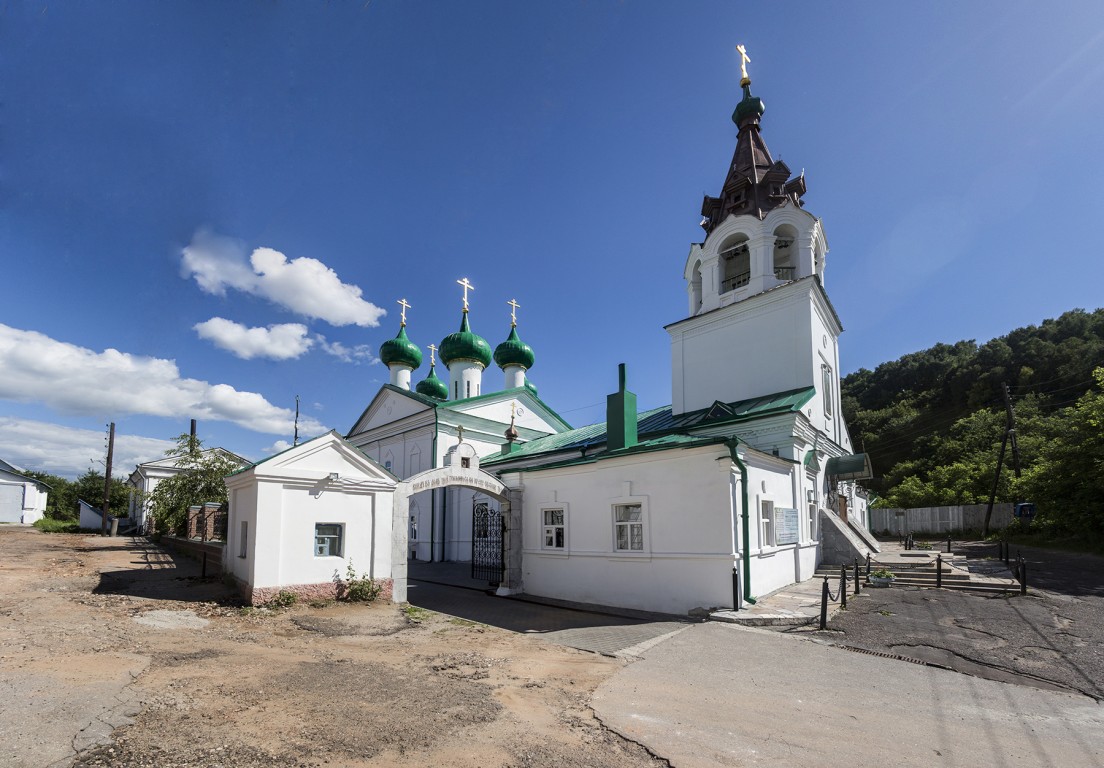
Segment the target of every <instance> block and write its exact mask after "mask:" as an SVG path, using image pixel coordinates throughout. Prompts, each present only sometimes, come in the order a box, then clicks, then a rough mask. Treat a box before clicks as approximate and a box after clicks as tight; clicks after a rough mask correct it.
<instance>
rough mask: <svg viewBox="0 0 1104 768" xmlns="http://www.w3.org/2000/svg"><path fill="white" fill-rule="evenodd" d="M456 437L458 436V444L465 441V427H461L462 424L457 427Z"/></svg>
mask: <svg viewBox="0 0 1104 768" xmlns="http://www.w3.org/2000/svg"><path fill="white" fill-rule="evenodd" d="M456 437H457V440H456V444H457V445H459V444H460V443H462V442H464V428H463V427H461V426H457V427H456Z"/></svg>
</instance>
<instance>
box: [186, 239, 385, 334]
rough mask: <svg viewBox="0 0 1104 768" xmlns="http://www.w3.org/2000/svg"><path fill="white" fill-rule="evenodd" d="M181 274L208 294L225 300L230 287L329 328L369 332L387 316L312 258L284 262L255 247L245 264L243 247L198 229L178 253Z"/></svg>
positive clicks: (271, 252)
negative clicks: (366, 329)
mask: <svg viewBox="0 0 1104 768" xmlns="http://www.w3.org/2000/svg"><path fill="white" fill-rule="evenodd" d="M181 270H182V272H183V274H184V276H185V277H194V278H195V281H196V283H197V284H198V285H199V287H200V288H201V289H202V290H204V291H205V292H207V293H210V294H214V295H216V296H225V295H226V289H227V288H233V289H235V290H238V291H241V292H243V293H248V294H252V295H254V296H260V297H261V298H264V299H268V300H269V301H271V302H273V303H274V304H278V305H279V306H281V307H284V308H285V309H289V310H291V311H292V312H297V313H298V314H300V315H303V316H304V317H310V318H315V319H318V320H325V321H326V322H327V323H329V324H330V325H338V326H341V325H359V326H362V327H370V328H374V327H376V326H377V325H379V318H380V317H381V316H383V315H385V314H387V313H386V312H385V311H384V310H383V309H381V308H379V307H377V306H376V305H375V304H372V303H370V302H367V301H365V300H364V299H363V298H361V294H362V291H361V289H360V288H359V287H357V286H355V285H351V284H349V283H343V282H341V279H340V278H339V277H338V276H337V273H336V272H334V271H333V270H332V269H330V268H329V267H327V266H326V265H325V264H323V263H322V262H321V261H318V260H317V259H311V258H307V257H300V258H298V259H291V260H290V261H289V260H288V258H287V256H285V255H284V254H282V253H280V252H279V251H276V250H273V249H272V248H257V249H256V250H254V251H253V253H252V255H251V256H250V257H249V260H248V262H247V261H246V258H245V246H244V244H243V243H241V242H240V241H238V240H233V239H231V238H228V237H223V236H221V235H215V234H213V233H211V232H207V231H203V230H201V231H199V232H197V233H196V234H195V236H194V237H193V238H192V242H191V243H190V244H189V245H188V246H187V247H185V248H184V250H183V251H182V253H181Z"/></svg>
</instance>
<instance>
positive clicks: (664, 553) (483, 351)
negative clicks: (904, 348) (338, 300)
mask: <svg viewBox="0 0 1104 768" xmlns="http://www.w3.org/2000/svg"><path fill="white" fill-rule="evenodd" d="M750 86H751V83H750V80H749V79H748V78H746V76H745V78H744V79H743V80H742V81H741V87H742V90H743V98H742V99H741V101H740V102H739V104H738V105H737V107H736V110H735V112H734V114H733V122H734V123H735V124H736V126H737V129H738V134H737V140H736V150H735V153H734V155H733V160H732V162H731V164H730V165H729V167H728V170H727V173H726V177H725V180H724V183H723V186H722V188H721V192H720V195H719V196H717V197H712V196H707V197H706V198H705V200H704V201H703V204H702V215H703V219H702V227H703V229H704V230H705V238H704V240H703V241H702V242H701V243H696V244H693V245H692V246H691V247H690V252H689V255H688V257H687V260H686V262H685V267H684V278H685V288H686V294H687V312H688V314H687V316H686V317H685V318H683V319H682V320H679V321H677V322H675V323H672V324H670V325H668V326H667V327H666V330H667V333H668V334H669V336H670V340H671V375H672V379H671V398H672V401H671V405H669V406H665V407H662V408H656V409H651V410H648V411H643V412H641V411H638V409H637V407H636V398H635V395H633V393H632V392H631V391H630V390H629V388H628V372H627V371H626V369H625V368H624V366H622V368H621V370H620V371H619V377H618V378H619V380H618V386H617V390H616V391H615V392H614V393H613V394H611V395H610V396H609V398H608V403H607V420H606V422H605V423H601V424H594V425H590V426H585V427H582V428H577V429H572V428H570V426H569V425H568V424H567V423H566V422H565V421H564V420H563V419H562V418H560V417H559V416H558V415H557V414H556V413H555V411H554V410H552V409H551V408H550V407H549V406H548V405H547V404H546V403H544V401H543V400H541V398H540V397H538V395H537V393H536V389H535V387H534V386H533V385H532V383H531V382H529V380H528V378H527V372H528V370H529V369H530V368H531V367H532V366H533V364H534V355H533V351H532V350H531V349H530V348H529V347H528V345H526V344H524V343H523V342H522V341H521V340H520V338H519V337H518V333H517V328H516V316H515V317H514V318H513V319H514V322H512V323H511V327H510V331H509V336H508V337H507V339H506V341H504V342H502V344H500V345H499V346H498V347H497V348H496V349H495V350H494V352H493V353H492V351H491V348H490V345H489V344H487V342H486V340H484V339H483V338H482V337H480V336H478V335H477V334H475V333H474V332H473V331H472V329H471V325H470V321H469V317H468V302H467V291H468V289H469V288H470V287H471V286H470V284H468V282H467V280H466V279H464V280H462V281H459V282H460V284H461V285H462V286H463V288H464V305H463V312H462V316H461V324H460V329H459V330H458V331H457V332H456V333H453V334H450V335H449V336H447V337H446V338H445V339H444V340H443V341H442V342H441V344H440V347H439V350H438V348H436V347H432V346H431V347H430V348H429V349H430V353H431V361H430V369H429V374H428V376H427V377H426V378H425V379H423V380H422V381H420V382H418V383H417V384H416V385H413V383H412V374H413V372H414V371H415V370H417V369H418V368H419V367H420V366H421V363H422V350H421V349H420V348H419V347H418V346H417V345H415V344H413V343H412V342H411V341H410V339H409V338H408V337H407V333H406V316H405V311H406V308H407V307H408V306H409V305H407V304H406V302H405V300H403V301H401V302H400V304H402V305H403V320H402V324H401V326H400V329H399V333H398V335H397V336H396V337H395V338H394V339H391V340H390V341H388V342H386V343H385V344H384V345H383V347H382V348H381V350H380V356H381V359H382V360H383V362H384V363H386V364H387V365H388V367H389V369H390V372H391V376H390V381H389V383H388V384H387V385H385V386H384V387H383V388H381V390H380V392H379V393H378V394H377V395H376V397H375V398H374V399H373V400H372V402H371V403H370V404H369V406H368V407H367V409H365V411H364V413H363V414H362V415H361V416H360V418H359V419H358V420H357V422H356V423H355V424H354V425H353V427H352V429H351V430H350V431H349V433H348V434H347V436H346V439H347V440H348V441H349V442H350V443H352V444H353V445H355V446H356V447H358V448H359V449H360V450H361V451H363V452H364V453H365V454H366V455H368V456H369V457H370V458H372V459H374V460H375V461H377V462H379V463H380V464H381V465H383V466H384V467H385V468H386V469H387V470H388V471H390V472H393V473H394V474H395V475H396V476H397V477H399V478H410V477H413V476H415V475H418V474H420V473H423V472H425V471H426V470H428V469H431V468H435V467H442V466H445V465H446V464H447V463H448V461H449V458H448V456H449V455H450V451H451V452H452V453H453V454H455V449H456V447H457V446H458V445H460V444H466V446H465V449H466V451H467V452H468V453H469V454H471V455H473V456H477V457H478V461H477V464H476V466H478V468H479V469H480V470H481V471H482V472H487V473H490V474H492V475H494V476H495V477H496V478H497V479H498V480H499V481H501V482H502V483H503V484H504V485H505V487H506V488H508V489H510V494H511V495H510V497H509V498H511V499H514V503H513V508H511V509H508V510H503V509H500V507H501V506H503V504H502V503H501V502H500V501H499V500H496V499H495V498H492V497H490V496H488V495H486V494H482V493H480V491H479V489H478V488H473V487H467V486H462V485H456V486H445V487H440V488H433V489H430V490H423V491H420V492H416V493H412V494H410V495H409V501H405V499H406V496H403V497H402V498H403V499H404V501H403V504H404V505H406V504H409V509H403V510H396V513H395V517H394V520H395V530H394V531H393V535H394V536H395V537H396V542H397V543H396V547H395V551H396V552H403V553H405V554H406V556H407V557H408V558H410V559H417V560H426V561H445V560H447V561H469V560H473V558H474V559H478V557H479V555H477V554H476V553H477V552H478V551H479V547H480V544H481V542H480V539H481V537H482V536H483V535H484V534H485V533H486V527H485V525H483V524H481V522H480V521H481V520H485V516H486V515H487V514H488V513H489V514H490V515H491V518H490V519H491V520H492V521H494V523H493V524H494V525H495V526H497V525H501V526H502V528H503V530H504V531H505V533H504V535H503V537H502V539H501V542H500V543H495V546H501V548H502V563H501V566H500V571H501V576H500V577H499V578H494V579H489V580H490V581H492V582H493V583H498V584H499V585H500V593H503V594H510V593H518V592H525V593H529V594H534V595H541V596H544V597H553V598H559V599H565V600H572V601H577V602H586V603H596V604H606V605H617V606H623V607H631V608H638V609H643V610H654V611H662V612H668V613H685V612H686V611H688V610H691V609H694V608H718V607H733V606H738V605H740V604H741V603H742V602H744V601H746V600H752V599H754V597H755V596H756V595H760V596H761V595H764V594H767V593H769V592H771V591H774V590H776V589H778V588H781V587H783V586H785V585H787V584H790V583H793V582H794V581H800V580H804V579H807V578H809V577H811V576H812V575H813V572H814V570H815V569H816V567H817V565H818V564H819V563H820V562H823V561H837V562H850V560H851V558H852V557H861V556H864V555H865V554H866V552H868V551H871V550H876V547H877V545H876V542H874V540H873V539H872V538H871V537H870V536H869V534H868V533H867V532H866V523H867V520H866V498H865V494H864V492H863V491H862V489H861V487H860V486H859V485H858V484H857V481H858V480H861V479H862V478H864V477H868V476H869V462H868V461H867V459H866V457H865V456H864V455H862V454H855V453H854V451H853V447H852V444H851V440H850V437H849V435H848V432H847V426H846V424H845V423H844V420H843V416H842V414H841V404H840V393H839V347H838V341H839V336H840V334H841V332H842V330H843V327H842V324H841V322H840V319H839V317H838V315H837V314H836V311H835V309H834V308H833V306H832V303H831V301H830V300H829V298H828V294H827V292H826V290H825V272H826V256H827V252H828V247H827V242H826V239H825V235H824V231H823V228H822V224H821V222H820V220H819V219H817V218H816V217H815V216H813V215H811V214H810V213H809V212H807V211H806V210H805V209H804V207H803V203H802V196H803V195H804V193H805V178H804V175H803V174H802V175H800V176H792V175H791V172H790V170H789V168H788V167H787V166H786V165H785V164H784V163H782V162H781V161H775V160H773V159H772V157H771V154H770V152H769V150H768V149H767V146H766V143H765V142H764V140H763V137H762V135H761V133H760V122H761V119H762V117H763V114H764V111H765V110H764V105H763V102H762V100H761V99H759V98H758V97H756V96H754V95H753V94H752V93H751V87H750ZM514 308H515V309H516V304H515V305H514ZM437 351H439V352H440V360H441V363H442V364H443V365H444V366H445V367H446V368H447V372H448V375H447V381H446V380H444V379H441V378H438V376H437V373H436V360H435V359H433V357H432V355H434V354H435V353H436V352H437ZM492 361H493V362H494V363H496V364H497V365H498V366H499V367H500V368H501V369H502V370H503V376H504V380H505V381H504V388H503V389H502V390H499V391H493V392H488V391H484V385H485V382H484V372H485V371H486V369H488V368H489V367H490V365H491V363H492ZM611 374H612V371H611ZM466 466H467V465H466V464H465V467H466ZM502 498H506V497H505V496H503V497H502ZM505 506H510V505H509V504H506V505H505ZM496 514H497V515H498V517H496V516H495V515H496ZM481 525H482V526H483V527H481ZM496 541H497V540H496ZM734 585H735V586H734ZM402 591H404V590H402V589H399V590H397V592H399V593H401V592H402Z"/></svg>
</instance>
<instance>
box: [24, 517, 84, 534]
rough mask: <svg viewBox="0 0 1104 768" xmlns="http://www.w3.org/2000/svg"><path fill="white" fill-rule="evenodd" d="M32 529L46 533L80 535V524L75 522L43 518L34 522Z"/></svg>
mask: <svg viewBox="0 0 1104 768" xmlns="http://www.w3.org/2000/svg"><path fill="white" fill-rule="evenodd" d="M34 527H35V528H37V529H38V530H40V531H45V532H46V533H80V530H81V529H80V522H78V521H76V520H54V519H53V518H49V517H44V518H42V519H40V520H35V521H34Z"/></svg>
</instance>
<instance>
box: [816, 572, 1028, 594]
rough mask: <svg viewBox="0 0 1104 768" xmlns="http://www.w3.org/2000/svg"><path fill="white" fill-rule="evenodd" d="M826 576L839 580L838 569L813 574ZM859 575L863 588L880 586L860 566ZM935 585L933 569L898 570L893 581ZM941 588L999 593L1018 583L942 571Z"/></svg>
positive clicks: (850, 585)
mask: <svg viewBox="0 0 1104 768" xmlns="http://www.w3.org/2000/svg"><path fill="white" fill-rule="evenodd" d="M825 576H827V577H828V583H829V585H835V584H838V582H839V571H838V570H828V571H823V570H818V571H817V572H816V574H815V575H814V578H820V579H823V578H824V577H825ZM859 577H860V578H862V579H863V589H880V587H874V586H872V585H870V584H869V583H868V582H867V581H866V579H865V572H864V570H863V569H862V568H860V569H859ZM847 584H848V589H850V590H854V584H853V582H852V581H851V571H848V574H847ZM935 585H936V574H935V571H927V570H925V571H920V570H916V571H898V572H896V578H895V579H894V581H893V586H895V587H920V588H923V589H934V588H935ZM942 588H943V589H952V590H958V591H964V592H979V593H986V594H1001V593H1005V592H1016V591H1019V585H1018V584H1015V583H1010V584H1007V585H1004V584H994V583H987V582H977V581H973V580H972V579H971V578H970V576H969V574H964V573H948V572H946V571H944V572H943V579H942Z"/></svg>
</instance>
